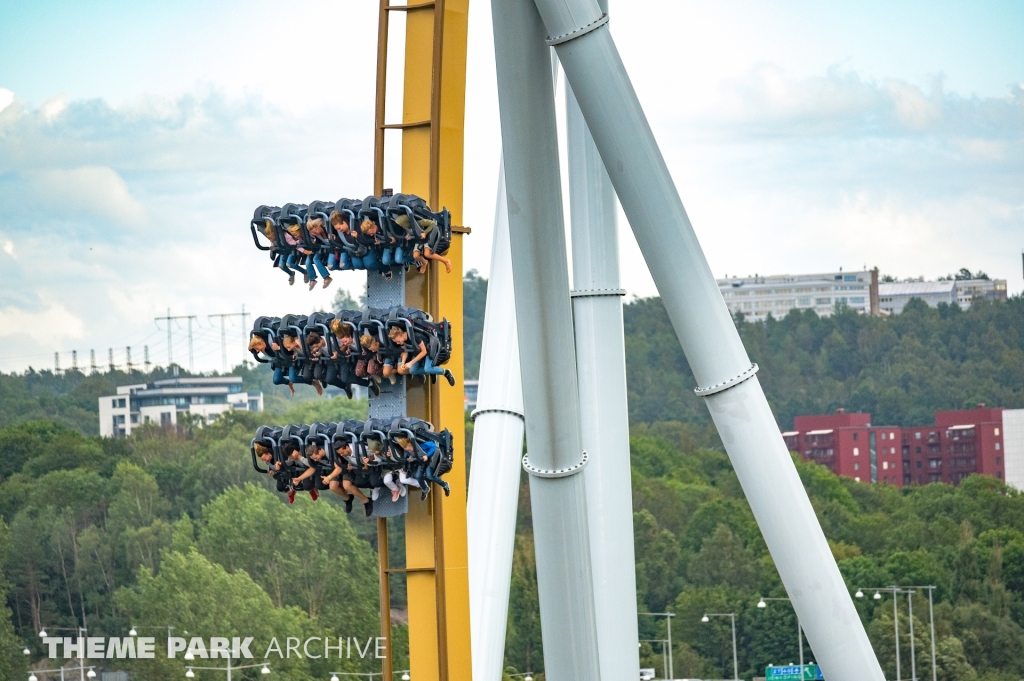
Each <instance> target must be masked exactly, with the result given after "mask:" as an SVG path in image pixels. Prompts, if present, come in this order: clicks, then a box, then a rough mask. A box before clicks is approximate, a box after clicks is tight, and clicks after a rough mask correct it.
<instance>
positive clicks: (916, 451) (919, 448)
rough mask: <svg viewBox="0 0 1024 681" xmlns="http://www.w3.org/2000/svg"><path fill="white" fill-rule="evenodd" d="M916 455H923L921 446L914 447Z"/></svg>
mask: <svg viewBox="0 0 1024 681" xmlns="http://www.w3.org/2000/svg"><path fill="white" fill-rule="evenodd" d="M914 453H915V454H920V453H921V445H918V446H916V447H914Z"/></svg>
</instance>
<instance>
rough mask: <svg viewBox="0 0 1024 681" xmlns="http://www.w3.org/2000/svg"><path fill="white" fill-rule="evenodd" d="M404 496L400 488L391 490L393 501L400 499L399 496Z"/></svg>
mask: <svg viewBox="0 0 1024 681" xmlns="http://www.w3.org/2000/svg"><path fill="white" fill-rule="evenodd" d="M400 496H402V491H401V490H399V489H397V488H396V489H393V490H391V501H398V497H400Z"/></svg>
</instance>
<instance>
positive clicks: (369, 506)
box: [363, 499, 373, 518]
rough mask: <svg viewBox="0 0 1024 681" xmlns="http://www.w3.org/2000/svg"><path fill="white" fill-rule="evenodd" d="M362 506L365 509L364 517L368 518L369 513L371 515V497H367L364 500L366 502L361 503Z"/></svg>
mask: <svg viewBox="0 0 1024 681" xmlns="http://www.w3.org/2000/svg"><path fill="white" fill-rule="evenodd" d="M363 508H364V509H366V517H367V518H369V517H370V516H371V515H373V499H368V500H367V501H366V503H365V504H363Z"/></svg>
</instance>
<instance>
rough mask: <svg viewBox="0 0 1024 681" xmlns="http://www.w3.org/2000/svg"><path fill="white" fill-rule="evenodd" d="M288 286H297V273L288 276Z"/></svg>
mask: <svg viewBox="0 0 1024 681" xmlns="http://www.w3.org/2000/svg"><path fill="white" fill-rule="evenodd" d="M288 285H289V286H294V285H295V273H294V272H292V273H291V274H289V275H288Z"/></svg>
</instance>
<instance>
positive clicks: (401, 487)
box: [398, 485, 409, 497]
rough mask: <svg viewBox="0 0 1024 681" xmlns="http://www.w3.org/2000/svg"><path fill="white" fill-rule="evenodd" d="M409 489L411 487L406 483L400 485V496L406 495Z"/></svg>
mask: <svg viewBox="0 0 1024 681" xmlns="http://www.w3.org/2000/svg"><path fill="white" fill-rule="evenodd" d="M408 491H409V488H408V487H406V486H405V485H399V486H398V496H400V497H404V496H405V494H406V492H408Z"/></svg>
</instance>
